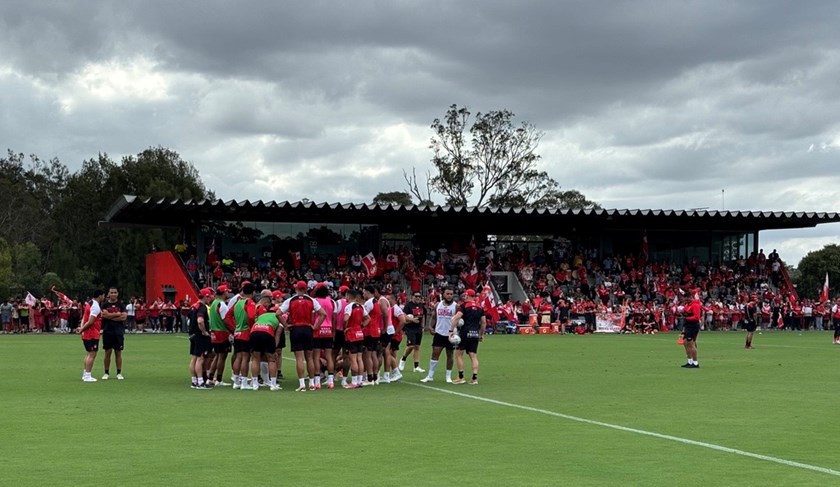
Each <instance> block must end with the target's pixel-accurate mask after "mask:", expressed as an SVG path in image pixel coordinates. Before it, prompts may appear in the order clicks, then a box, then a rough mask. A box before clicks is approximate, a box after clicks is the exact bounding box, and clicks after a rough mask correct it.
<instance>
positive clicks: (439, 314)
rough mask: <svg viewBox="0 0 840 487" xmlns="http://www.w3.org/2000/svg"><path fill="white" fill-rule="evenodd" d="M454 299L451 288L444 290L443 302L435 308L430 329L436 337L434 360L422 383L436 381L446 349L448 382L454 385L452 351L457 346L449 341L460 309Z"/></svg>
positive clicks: (434, 340)
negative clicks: (439, 363) (436, 374)
mask: <svg viewBox="0 0 840 487" xmlns="http://www.w3.org/2000/svg"><path fill="white" fill-rule="evenodd" d="M453 297H454V294H453V292H452V288H451V287H445V288H443V300H442V301H441V302H439V303H438V304H437V306H436V307H435V321H434V323H435V324H434V327H431V326H430V327H429V332H430V333H431V334H432V335H434V338H433V340H432V358H431V360H429V373H428V375H426V377H424V378H422V379H420V382H432V381H433V380H434V378H435V369H437V364H438V359H439V358H440V352H442V351H443V350H444V349H446V382H449V383H452V365H453V360H452V351H453V350H454V349H455V346H454V345H452V342H450V341H449V335H450V334H451V332H452V317H453V316H455V312H456V311H457V308H458V305H457V304H456V303H455V301H454V300H453Z"/></svg>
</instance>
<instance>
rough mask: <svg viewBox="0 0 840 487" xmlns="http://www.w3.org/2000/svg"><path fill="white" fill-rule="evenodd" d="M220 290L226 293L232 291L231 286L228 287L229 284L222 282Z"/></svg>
mask: <svg viewBox="0 0 840 487" xmlns="http://www.w3.org/2000/svg"><path fill="white" fill-rule="evenodd" d="M218 291H219V292H220V293H226V292H228V291H230V288H229V287H228V285H227V284H221V285H220V286H219V287H218Z"/></svg>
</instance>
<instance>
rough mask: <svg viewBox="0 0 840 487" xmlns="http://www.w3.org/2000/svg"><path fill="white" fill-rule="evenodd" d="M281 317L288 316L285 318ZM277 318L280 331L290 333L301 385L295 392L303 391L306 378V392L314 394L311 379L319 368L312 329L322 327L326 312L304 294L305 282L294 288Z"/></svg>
mask: <svg viewBox="0 0 840 487" xmlns="http://www.w3.org/2000/svg"><path fill="white" fill-rule="evenodd" d="M283 313H288V317H287V316H285V315H283ZM279 314H281V316H280V322H281V323H282V324H283V327H284V328H288V329H289V341H290V342H291V345H292V346H291V348H292V352H294V354H295V366H296V369H297V375H298V381H300V386H299V387H298V388H297V389H295V391H297V392H303V391H305V390H306V380H305V379H306V378H309V390H312V391H314V390H315V379H314V377H315V374H316V373H317V372H318V366H319V365H320V364H319V363H318V362H316V361H315V358H314V357H313V355H312V345H313V344H312V338H313V329H314V328H316V327H319V326H321V323H322V322H323V321H324V319H325V318H326V316H327V315H326V312H325V311H324V309H323V308H321V305H320V304H319V303H318V302H317V301H315V300H314V299H313V298H311V297H309V296H308V295H307V294H306V282H304V281H298V282H297V283H296V284H295V295H294V296H292V297H290V298H289V299H287V300H285V301H283V304H282V305H280V310H279ZM316 316H317V318H316ZM307 369H308V371H309V375H308V376H307V375H306V371H307Z"/></svg>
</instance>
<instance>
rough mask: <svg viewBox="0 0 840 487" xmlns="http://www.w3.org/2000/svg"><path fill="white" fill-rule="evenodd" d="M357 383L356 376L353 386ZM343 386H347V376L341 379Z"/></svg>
mask: <svg viewBox="0 0 840 487" xmlns="http://www.w3.org/2000/svg"><path fill="white" fill-rule="evenodd" d="M355 383H356V376H355V375H354V376H353V384H355ZM341 385H343V386H346V385H347V376H346V375H345V376H344V377H342V378H341Z"/></svg>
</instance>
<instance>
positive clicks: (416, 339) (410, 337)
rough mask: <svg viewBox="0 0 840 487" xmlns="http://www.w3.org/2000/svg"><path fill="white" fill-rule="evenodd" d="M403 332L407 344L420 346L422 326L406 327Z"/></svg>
mask: <svg viewBox="0 0 840 487" xmlns="http://www.w3.org/2000/svg"><path fill="white" fill-rule="evenodd" d="M404 333H405V344H406V345H407V346H409V347H410V346H414V345H416V346H420V344H421V343H423V328H420V327H417V328H406V329H405V331H404Z"/></svg>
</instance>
